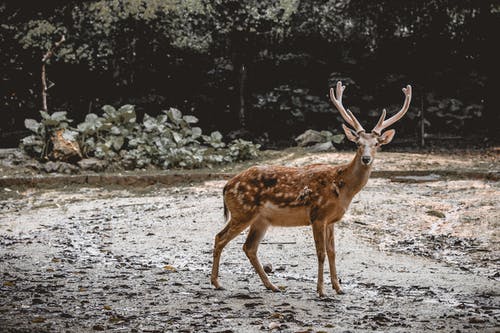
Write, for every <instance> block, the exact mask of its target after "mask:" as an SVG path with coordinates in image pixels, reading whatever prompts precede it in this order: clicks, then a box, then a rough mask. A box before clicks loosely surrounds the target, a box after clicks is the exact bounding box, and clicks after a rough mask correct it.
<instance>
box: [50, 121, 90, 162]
mask: <svg viewBox="0 0 500 333" xmlns="http://www.w3.org/2000/svg"><path fill="white" fill-rule="evenodd" d="M51 141H52V145H53V148H52V158H53V159H54V160H56V161H63V162H73V163H74V162H76V161H79V160H81V159H82V153H81V151H80V146H79V145H78V142H76V141H73V140H71V139H70V136H68V135H65V129H60V130H58V131H56V132H55V134H54V136H52V138H51Z"/></svg>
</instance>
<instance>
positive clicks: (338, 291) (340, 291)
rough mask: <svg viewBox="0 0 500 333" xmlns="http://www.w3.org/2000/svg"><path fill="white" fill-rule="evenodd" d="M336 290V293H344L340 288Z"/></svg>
mask: <svg viewBox="0 0 500 333" xmlns="http://www.w3.org/2000/svg"><path fill="white" fill-rule="evenodd" d="M335 291H336V292H337V295H344V294H345V292H344V291H343V290H342V289H338V290H335Z"/></svg>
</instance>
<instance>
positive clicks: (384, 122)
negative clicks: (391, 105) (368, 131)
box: [372, 85, 411, 135]
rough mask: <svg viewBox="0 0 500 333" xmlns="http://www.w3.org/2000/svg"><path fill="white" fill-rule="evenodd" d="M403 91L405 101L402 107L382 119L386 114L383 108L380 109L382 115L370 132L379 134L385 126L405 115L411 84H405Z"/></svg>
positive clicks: (408, 104) (408, 103)
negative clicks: (389, 116)
mask: <svg viewBox="0 0 500 333" xmlns="http://www.w3.org/2000/svg"><path fill="white" fill-rule="evenodd" d="M403 93H404V94H405V101H404V104H403V107H402V108H401V110H400V111H399V112H398V113H396V114H395V115H394V116H392V117H391V118H389V119H387V120H384V119H385V115H386V112H385V109H384V110H383V111H382V116H381V117H380V119H379V121H378V123H377V125H376V126H375V127H374V128H373V130H372V132H374V133H376V134H378V135H380V134H381V133H382V131H383V130H384V129H385V128H387V127H389V126H391V125H392V124H394V123H395V122H396V121H398V120H399V119H401V118H402V117H403V116H404V115H405V113H406V111H408V109H409V108H410V102H411V86H410V85H407V86H406V88H403Z"/></svg>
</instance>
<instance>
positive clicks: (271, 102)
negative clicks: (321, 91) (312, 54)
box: [253, 85, 336, 136]
mask: <svg viewBox="0 0 500 333" xmlns="http://www.w3.org/2000/svg"><path fill="white" fill-rule="evenodd" d="M253 110H254V111H253V117H254V119H255V120H254V121H255V123H258V124H257V125H256V126H257V128H258V129H259V130H261V131H265V132H268V133H270V134H272V133H276V132H278V133H283V131H284V129H283V127H286V128H287V130H288V131H289V135H290V136H295V135H297V134H298V133H302V132H303V131H304V130H305V129H307V128H310V127H313V126H314V124H317V123H318V119H329V122H333V121H334V120H335V117H336V113H334V112H332V107H331V105H330V104H329V103H328V100H327V99H326V98H324V97H323V98H322V97H320V96H315V95H313V94H311V92H310V91H309V89H305V88H294V87H291V86H289V85H281V86H279V87H276V88H274V89H273V90H272V91H270V92H267V93H264V94H258V95H256V98H255V102H254V104H253ZM263 118H266V122H264V123H262V122H261V120H262V119H263ZM322 126H323V128H325V125H324V124H322ZM279 128H280V129H279ZM278 129H279V130H278Z"/></svg>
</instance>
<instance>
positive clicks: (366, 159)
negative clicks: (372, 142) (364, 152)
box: [361, 156, 372, 164]
mask: <svg viewBox="0 0 500 333" xmlns="http://www.w3.org/2000/svg"><path fill="white" fill-rule="evenodd" d="M371 160H372V158H371V156H362V157H361V162H363V163H364V164H368V163H370V161H371Z"/></svg>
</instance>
